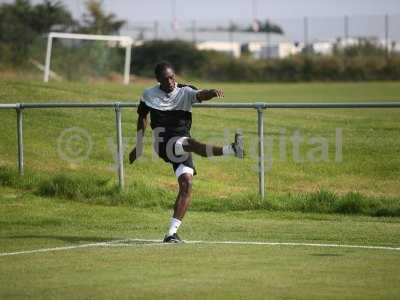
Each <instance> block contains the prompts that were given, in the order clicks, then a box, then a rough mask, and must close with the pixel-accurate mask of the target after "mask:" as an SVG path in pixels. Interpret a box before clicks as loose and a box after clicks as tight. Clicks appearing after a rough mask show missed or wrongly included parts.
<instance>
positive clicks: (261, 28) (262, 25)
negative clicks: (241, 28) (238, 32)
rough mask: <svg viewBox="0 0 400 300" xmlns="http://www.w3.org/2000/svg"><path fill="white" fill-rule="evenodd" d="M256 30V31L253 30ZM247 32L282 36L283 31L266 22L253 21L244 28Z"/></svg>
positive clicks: (275, 25) (277, 26)
mask: <svg viewBox="0 0 400 300" xmlns="http://www.w3.org/2000/svg"><path fill="white" fill-rule="evenodd" d="M255 29H257V30H255ZM245 31H247V32H251V31H256V32H265V33H276V34H284V31H283V29H282V28H281V27H280V26H279V25H277V24H274V23H272V22H270V21H268V20H265V22H262V21H260V20H254V22H253V24H252V25H251V26H249V27H247V28H246V30H245Z"/></svg>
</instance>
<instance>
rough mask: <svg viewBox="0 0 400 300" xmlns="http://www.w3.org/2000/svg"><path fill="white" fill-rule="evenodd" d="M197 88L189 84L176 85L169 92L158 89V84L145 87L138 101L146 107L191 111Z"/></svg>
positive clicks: (195, 100)
mask: <svg viewBox="0 0 400 300" xmlns="http://www.w3.org/2000/svg"><path fill="white" fill-rule="evenodd" d="M197 93H198V91H197V90H194V89H192V88H191V87H189V86H184V87H178V85H176V87H175V89H174V90H173V91H172V92H171V93H166V92H164V91H163V90H162V89H160V85H156V86H154V87H152V88H149V89H146V90H145V91H144V92H143V95H142V97H141V99H140V101H142V102H144V103H145V104H146V105H147V106H148V107H151V108H153V109H157V110H161V111H171V110H183V111H189V112H191V111H192V104H193V103H198V102H200V101H198V100H197V98H196V94H197Z"/></svg>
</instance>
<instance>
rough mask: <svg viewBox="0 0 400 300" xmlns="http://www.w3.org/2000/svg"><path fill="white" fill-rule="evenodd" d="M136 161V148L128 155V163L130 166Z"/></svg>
mask: <svg viewBox="0 0 400 300" xmlns="http://www.w3.org/2000/svg"><path fill="white" fill-rule="evenodd" d="M136 159H137V155H136V147H135V148H133V150H132V151H131V153H129V163H130V164H132V163H133V162H134V161H135V160H136Z"/></svg>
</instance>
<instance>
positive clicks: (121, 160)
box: [115, 102, 124, 190]
mask: <svg viewBox="0 0 400 300" xmlns="http://www.w3.org/2000/svg"><path fill="white" fill-rule="evenodd" d="M115 123H116V127H117V164H118V184H119V188H120V189H121V190H123V189H124V153H123V152H124V151H123V145H122V121H121V107H120V103H119V102H116V103H115Z"/></svg>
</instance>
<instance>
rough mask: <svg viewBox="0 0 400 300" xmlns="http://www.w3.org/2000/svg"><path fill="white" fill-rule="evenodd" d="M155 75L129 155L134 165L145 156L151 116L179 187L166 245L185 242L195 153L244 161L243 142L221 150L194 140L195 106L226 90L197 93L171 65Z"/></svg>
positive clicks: (156, 140) (161, 66) (157, 140)
mask: <svg viewBox="0 0 400 300" xmlns="http://www.w3.org/2000/svg"><path fill="white" fill-rule="evenodd" d="M154 72H155V77H156V79H157V81H158V82H159V84H157V85H156V86H154V87H152V88H149V89H146V90H145V91H144V92H143V95H142V97H141V99H140V104H139V107H138V110H137V113H138V121H137V137H136V147H134V148H133V150H132V151H131V153H130V154H129V162H130V163H133V162H134V161H135V160H136V159H137V158H138V157H140V156H141V155H142V153H143V136H144V132H145V129H146V126H147V116H148V114H149V113H150V119H151V123H150V125H151V128H152V129H153V136H154V141H153V146H154V150H155V151H156V152H157V153H158V155H159V156H160V157H161V158H162V159H163V160H164V161H166V162H167V163H170V164H172V167H173V169H174V172H175V175H176V178H177V179H178V184H179V193H178V196H177V199H176V202H175V206H174V214H173V217H172V219H171V223H170V227H169V230H168V232H167V234H166V235H165V238H164V242H165V243H181V242H182V240H181V239H180V238H179V236H178V234H177V230H178V228H179V226H180V225H181V223H182V219H183V217H184V216H185V213H186V211H187V209H188V206H189V203H190V199H191V193H192V180H193V175H195V174H196V169H195V166H194V164H193V159H192V153H195V154H198V155H200V156H203V157H209V156H221V155H234V156H236V157H238V158H243V155H244V150H243V139H242V136H241V135H240V134H236V135H235V142H234V143H232V144H229V145H226V146H223V147H217V146H213V145H206V144H203V143H201V142H199V141H197V140H196V139H194V138H192V137H191V136H190V128H191V125H192V113H191V110H192V104H193V103H200V102H202V101H208V100H211V99H213V98H222V97H223V96H224V94H223V92H222V90H218V89H211V90H197V89H196V88H195V87H194V86H190V85H182V84H178V83H177V81H176V78H175V72H174V69H173V67H172V65H171V64H169V63H167V62H161V63H158V64H157V65H156V67H155V70H154Z"/></svg>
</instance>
